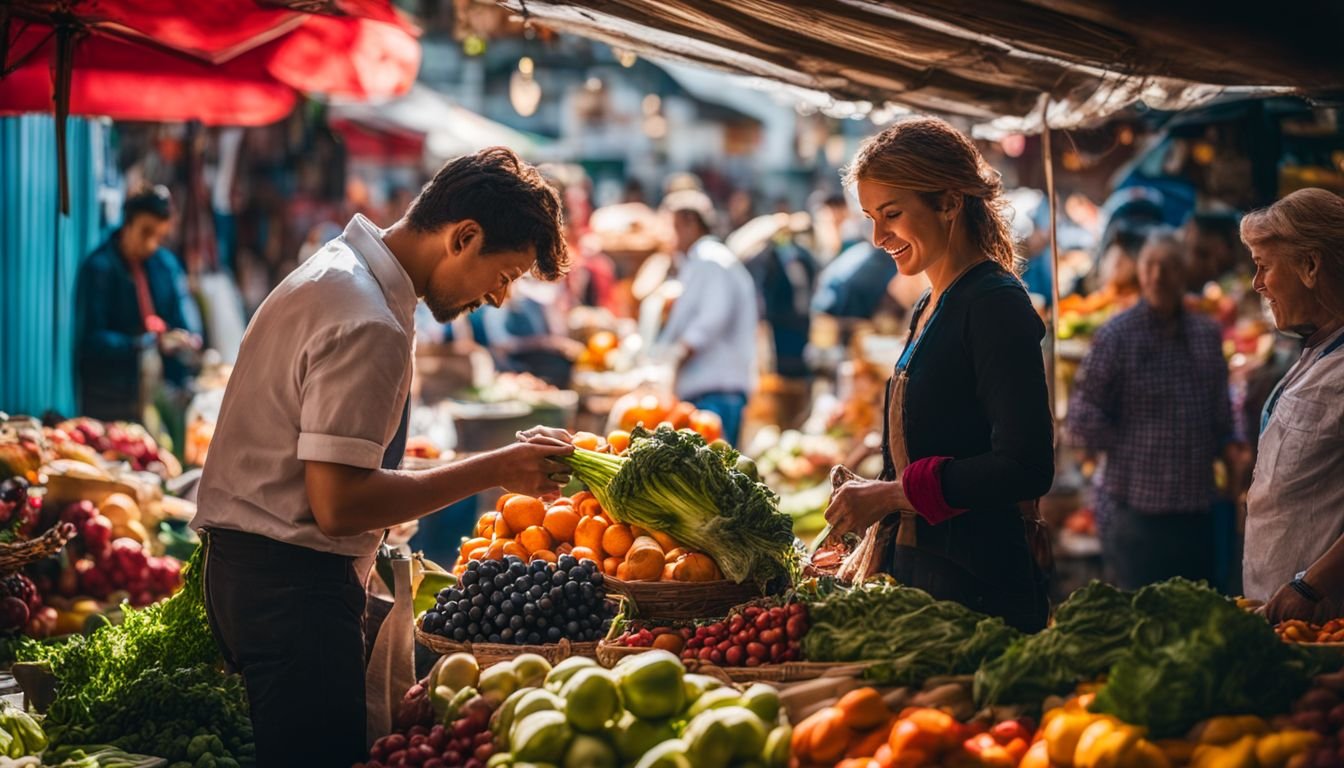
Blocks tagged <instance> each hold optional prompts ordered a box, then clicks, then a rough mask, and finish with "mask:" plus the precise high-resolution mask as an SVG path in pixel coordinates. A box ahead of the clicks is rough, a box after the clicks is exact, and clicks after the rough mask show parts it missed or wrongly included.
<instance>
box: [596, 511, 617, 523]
mask: <svg viewBox="0 0 1344 768" xmlns="http://www.w3.org/2000/svg"><path fill="white" fill-rule="evenodd" d="M593 517H595V518H597V519H598V520H601V521H602V522H604V523H606V524H607V525H611V524H612V523H614V522H616V521H615V520H612V519H611V515H608V514H607V513H606V512H598V513H597V514H596V515H593Z"/></svg>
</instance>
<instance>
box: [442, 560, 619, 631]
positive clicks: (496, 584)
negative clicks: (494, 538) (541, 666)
mask: <svg viewBox="0 0 1344 768" xmlns="http://www.w3.org/2000/svg"><path fill="white" fill-rule="evenodd" d="M608 618H609V611H608V608H607V602H606V592H605V590H604V589H603V577H602V572H601V570H599V568H598V566H597V564H596V563H594V562H593V561H591V560H584V561H582V562H580V561H579V560H577V559H576V558H574V557H573V556H572V555H562V556H561V557H560V558H559V560H558V562H557V563H556V564H551V563H548V562H545V561H544V560H535V561H533V562H532V564H531V565H528V564H527V563H525V562H523V561H522V559H521V558H518V557H508V558H505V559H504V560H473V561H472V562H470V563H468V564H467V570H466V571H465V572H464V573H463V574H462V576H461V577H460V580H459V582H458V584H457V586H454V587H449V588H447V589H444V590H442V591H440V592H439V594H438V600H437V602H436V604H435V606H434V608H432V609H430V610H429V611H428V612H426V613H425V619H424V630H425V631H426V632H431V633H434V634H438V635H442V636H443V637H446V638H448V639H449V640H454V641H456V642H459V643H462V642H472V643H512V644H514V645H540V644H542V643H557V642H559V641H560V639H561V638H568V639H569V640H571V641H591V640H597V639H598V638H600V637H602V636H603V634H605V632H604V629H603V625H604V624H605V623H606V621H607V620H608Z"/></svg>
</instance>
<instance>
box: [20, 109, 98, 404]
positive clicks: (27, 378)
mask: <svg viewBox="0 0 1344 768" xmlns="http://www.w3.org/2000/svg"><path fill="white" fill-rule="evenodd" d="M67 125H68V133H67V146H68V149H69V173H70V215H69V216H61V215H60V212H59V200H58V196H57V195H58V187H57V173H56V132H55V127H54V122H53V118H52V117H51V116H49V115H24V116H21V117H7V118H0V411H7V412H9V413H29V414H34V415H40V414H41V413H42V412H44V411H46V410H48V409H55V410H57V411H60V412H62V413H64V414H67V415H73V414H74V413H75V388H74V349H73V344H74V317H75V313H74V306H73V304H74V298H75V278H76V275H77V273H78V271H79V263H80V261H81V260H82V259H83V257H84V256H85V255H87V254H88V253H89V252H90V251H92V250H93V249H94V248H95V247H97V245H98V244H99V243H100V242H101V241H102V239H103V237H104V236H105V234H106V232H107V230H108V228H107V226H106V225H104V223H103V221H102V218H103V217H102V215H101V210H100V206H99V201H98V190H99V184H100V179H102V178H104V176H105V175H106V174H107V170H108V166H109V165H110V164H111V163H112V162H113V160H114V158H113V157H112V156H111V152H110V148H111V131H110V129H109V128H107V127H105V126H104V125H103V124H101V123H99V122H97V121H91V120H85V119H82V118H70V119H69V122H68V124H67Z"/></svg>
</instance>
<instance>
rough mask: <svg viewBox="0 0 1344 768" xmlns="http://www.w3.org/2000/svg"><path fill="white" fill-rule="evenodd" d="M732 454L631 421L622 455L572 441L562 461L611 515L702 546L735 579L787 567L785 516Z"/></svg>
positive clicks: (766, 575)
mask: <svg viewBox="0 0 1344 768" xmlns="http://www.w3.org/2000/svg"><path fill="white" fill-rule="evenodd" d="M739 458H740V457H739V455H738V453H737V451H735V450H733V449H732V448H730V447H728V446H727V445H726V444H721V443H716V444H715V445H713V446H711V445H709V444H707V443H706V442H705V439H704V438H703V437H701V436H700V435H698V434H696V433H694V432H692V431H690V430H681V431H678V430H674V429H672V428H671V427H668V426H661V427H659V428H658V429H657V430H655V431H653V432H650V431H648V430H646V429H644V428H642V427H636V428H635V430H634V431H633V432H632V433H631V435H630V448H629V449H628V450H627V452H626V455H625V456H612V455H610V454H605V453H597V452H595V451H587V450H583V449H577V450H575V451H574V454H573V455H572V456H569V457H567V458H565V459H564V461H566V462H567V463H568V464H569V465H570V467H571V468H572V469H573V471H574V475H575V476H576V477H577V478H578V479H580V480H582V481H583V483H584V484H585V485H587V486H588V489H589V490H590V491H592V493H593V495H594V496H596V497H597V500H598V501H600V502H601V503H602V506H603V508H605V509H606V510H607V513H608V514H610V515H611V517H612V518H614V519H616V520H619V521H621V522H623V523H629V524H632V525H638V526H640V527H642V528H648V529H650V530H654V531H660V532H662V533H666V534H667V535H669V536H671V537H672V538H674V539H676V540H677V541H679V542H681V543H682V544H685V545H687V546H689V547H692V548H694V549H696V550H699V551H702V552H706V553H708V554H709V555H710V556H711V557H713V558H714V560H715V562H717V563H718V565H719V568H720V569H721V570H722V571H723V573H724V575H726V576H727V577H728V578H730V579H732V580H733V581H735V582H738V583H742V582H744V581H746V580H748V579H752V580H755V581H756V582H758V583H764V582H766V581H769V580H770V579H772V578H774V577H776V576H779V575H785V574H792V573H793V571H794V570H796V568H797V553H796V551H795V550H794V549H793V523H792V521H791V520H790V518H789V516H788V515H785V514H783V513H781V512H780V511H779V508H778V501H779V500H778V497H776V496H775V494H774V493H773V492H772V491H771V490H770V489H769V488H768V487H766V486H765V485H763V484H762V483H758V482H756V481H755V480H753V479H752V478H751V477H749V476H748V475H746V474H744V473H742V472H740V471H738V469H737V463H738V459H739Z"/></svg>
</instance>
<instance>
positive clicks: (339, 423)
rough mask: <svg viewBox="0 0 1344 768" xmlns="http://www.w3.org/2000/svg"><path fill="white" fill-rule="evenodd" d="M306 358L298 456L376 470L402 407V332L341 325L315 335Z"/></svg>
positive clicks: (406, 356) (405, 359) (405, 361)
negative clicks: (322, 333) (390, 430)
mask: <svg viewBox="0 0 1344 768" xmlns="http://www.w3.org/2000/svg"><path fill="white" fill-rule="evenodd" d="M306 358H307V359H306V361H305V365H304V366H302V372H301V380H300V381H299V399H300V410H299V444H298V458H299V460H300V461H325V462H330V463H333V464H345V465H348V466H352V467H360V468H363V469H377V468H378V467H380V466H381V465H382V459H383V452H384V450H385V446H386V443H387V441H388V439H389V438H390V437H391V433H390V432H389V425H394V424H396V423H397V421H398V415H399V414H400V412H401V409H402V406H403V403H402V398H403V395H402V389H401V385H402V379H403V378H404V376H405V375H406V369H407V366H408V365H409V364H410V352H409V350H408V349H407V348H406V337H405V334H403V333H402V331H401V329H399V328H395V327H393V326H391V325H388V324H386V323H379V322H367V323H360V324H355V325H349V326H341V327H339V328H337V329H334V330H333V331H332V332H331V333H328V334H324V335H322V336H320V337H319V338H317V339H315V340H314V343H313V345H312V347H310V349H309V350H308V352H307V353H306Z"/></svg>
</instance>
